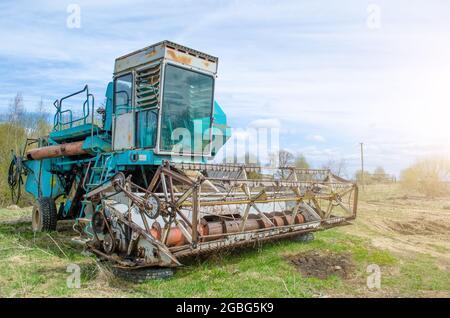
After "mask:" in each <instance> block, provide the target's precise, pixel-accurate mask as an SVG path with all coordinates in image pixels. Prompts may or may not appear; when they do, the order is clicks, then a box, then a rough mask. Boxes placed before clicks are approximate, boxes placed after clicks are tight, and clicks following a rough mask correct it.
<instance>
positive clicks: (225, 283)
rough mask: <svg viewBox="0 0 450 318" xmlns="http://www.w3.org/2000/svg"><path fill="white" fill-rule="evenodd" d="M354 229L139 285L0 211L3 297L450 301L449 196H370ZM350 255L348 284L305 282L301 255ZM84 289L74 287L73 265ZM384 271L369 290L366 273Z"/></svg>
mask: <svg viewBox="0 0 450 318" xmlns="http://www.w3.org/2000/svg"><path fill="white" fill-rule="evenodd" d="M361 192H362V193H361V199H360V204H359V210H358V211H359V215H358V218H357V220H356V221H355V222H354V224H353V225H351V226H347V227H342V228H338V229H332V230H329V231H325V232H320V233H316V238H315V240H314V241H312V242H310V243H300V242H293V241H280V242H274V243H269V244H265V245H264V246H263V247H257V248H254V249H244V250H242V249H241V250H235V251H231V252H226V253H224V254H220V255H214V256H212V257H209V258H207V259H192V260H190V261H189V262H188V264H187V265H186V266H185V267H183V268H180V269H179V270H177V272H176V273H175V275H174V276H173V277H172V278H170V279H166V280H154V281H147V282H145V283H131V282H129V281H125V280H123V279H120V278H117V277H114V276H113V275H112V274H111V273H110V271H109V270H108V269H107V268H106V267H105V266H104V265H103V264H101V263H98V262H96V260H95V258H94V257H92V256H89V255H85V254H83V253H81V252H82V248H81V247H79V246H78V245H75V244H74V243H72V242H71V238H72V237H73V236H74V235H75V234H74V232H72V231H70V229H66V230H65V231H60V232H53V233H49V234H47V233H37V234H34V233H33V232H32V231H31V228H30V218H29V215H30V209H23V210H9V209H3V210H0V296H1V297H42V296H43V297H342V296H345V297H413V296H418V297H450V271H449V266H450V243H449V242H450V234H449V233H450V210H449V209H448V207H449V205H450V195H449V196H448V197H444V198H439V199H426V198H424V197H421V196H410V195H405V193H403V192H402V191H401V190H400V189H399V188H398V186H397V185H379V186H367V187H366V189H365V190H364V191H361ZM309 251H316V252H318V253H320V255H325V256H326V255H340V254H342V255H347V256H348V257H349V259H350V261H351V262H352V270H351V272H350V273H349V275H347V276H346V277H341V276H339V275H336V274H332V275H330V276H328V277H327V278H318V277H305V276H303V275H302V274H301V273H300V272H299V270H298V268H296V267H295V266H294V265H293V264H292V263H291V262H290V261H289V258H292V257H294V256H296V255H298V254H299V255H300V254H302V253H307V252H309ZM73 263H74V264H77V265H79V266H80V268H81V287H80V288H68V287H67V284H66V280H67V278H68V276H69V273H68V272H66V270H67V266H68V265H69V264H73ZM370 264H377V265H378V266H379V267H380V269H381V288H380V289H373V290H371V289H369V288H368V287H367V284H366V281H367V277H368V275H370V273H368V272H367V266H368V265H370Z"/></svg>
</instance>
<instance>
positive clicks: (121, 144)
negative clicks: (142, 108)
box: [113, 112, 134, 150]
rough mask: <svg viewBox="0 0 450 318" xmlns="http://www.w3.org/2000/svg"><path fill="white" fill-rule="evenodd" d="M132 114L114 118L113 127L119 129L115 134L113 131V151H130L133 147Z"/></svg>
mask: <svg viewBox="0 0 450 318" xmlns="http://www.w3.org/2000/svg"><path fill="white" fill-rule="evenodd" d="M133 115H134V113H132V112H130V113H125V114H122V115H119V116H117V117H116V119H115V121H114V126H115V127H120V132H119V133H117V132H116V130H115V129H114V132H115V133H114V143H113V147H114V150H121V149H131V148H133V147H134V129H133V127H134V125H133V122H134V116H133Z"/></svg>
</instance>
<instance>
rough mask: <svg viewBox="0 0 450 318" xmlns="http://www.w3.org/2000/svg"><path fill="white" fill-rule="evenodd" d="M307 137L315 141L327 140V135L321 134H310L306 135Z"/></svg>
mask: <svg viewBox="0 0 450 318" xmlns="http://www.w3.org/2000/svg"><path fill="white" fill-rule="evenodd" d="M306 139H307V140H310V141H315V142H325V141H326V139H325V137H323V136H321V135H308V136H306Z"/></svg>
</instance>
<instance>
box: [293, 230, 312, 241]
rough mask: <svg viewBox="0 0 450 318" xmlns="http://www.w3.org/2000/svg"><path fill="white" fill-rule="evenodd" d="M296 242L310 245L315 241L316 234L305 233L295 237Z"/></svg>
mask: <svg viewBox="0 0 450 318" xmlns="http://www.w3.org/2000/svg"><path fill="white" fill-rule="evenodd" d="M294 241H297V242H302V243H308V242H311V241H314V233H312V232H309V233H304V234H300V235H298V236H295V237H294Z"/></svg>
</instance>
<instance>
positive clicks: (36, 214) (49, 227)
mask: <svg viewBox="0 0 450 318" xmlns="http://www.w3.org/2000/svg"><path fill="white" fill-rule="evenodd" d="M57 220H58V212H57V210H56V204H55V200H53V198H49V197H41V198H38V199H37V200H36V202H35V204H34V206H33V212H32V214H31V227H32V228H33V231H35V232H51V231H55V230H56V223H57Z"/></svg>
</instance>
